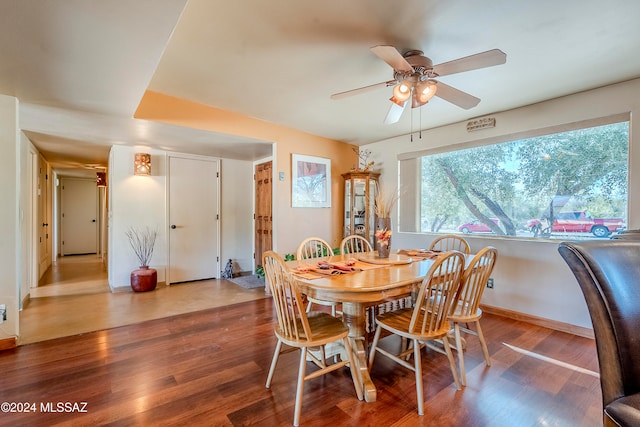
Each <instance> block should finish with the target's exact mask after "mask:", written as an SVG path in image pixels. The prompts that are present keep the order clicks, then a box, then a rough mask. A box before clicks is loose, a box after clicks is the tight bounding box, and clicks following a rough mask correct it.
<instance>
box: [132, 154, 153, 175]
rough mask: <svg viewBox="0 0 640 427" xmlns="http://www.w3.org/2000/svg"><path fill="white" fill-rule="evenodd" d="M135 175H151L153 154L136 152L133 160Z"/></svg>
mask: <svg viewBox="0 0 640 427" xmlns="http://www.w3.org/2000/svg"><path fill="white" fill-rule="evenodd" d="M133 174H134V175H151V154H148V153H136V156H135V159H134V161H133Z"/></svg>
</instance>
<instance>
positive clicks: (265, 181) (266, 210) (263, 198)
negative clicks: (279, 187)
mask: <svg viewBox="0 0 640 427" xmlns="http://www.w3.org/2000/svg"><path fill="white" fill-rule="evenodd" d="M272 169H273V167H272V162H270V161H269V162H266V163H260V164H258V165H256V166H255V171H254V177H255V212H256V214H255V218H256V219H255V225H254V227H255V238H254V240H255V255H254V256H255V264H256V266H257V265H262V254H263V253H264V252H266V251H268V250H271V249H272V248H273V213H272V210H273V209H272V192H273V183H272V179H273V170H272Z"/></svg>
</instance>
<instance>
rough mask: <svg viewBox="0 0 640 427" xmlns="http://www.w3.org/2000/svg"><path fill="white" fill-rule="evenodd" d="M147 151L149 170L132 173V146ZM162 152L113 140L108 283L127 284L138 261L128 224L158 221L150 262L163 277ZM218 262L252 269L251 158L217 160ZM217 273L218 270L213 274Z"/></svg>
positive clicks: (165, 206) (164, 184) (165, 217)
mask: <svg viewBox="0 0 640 427" xmlns="http://www.w3.org/2000/svg"><path fill="white" fill-rule="evenodd" d="M139 151H144V152H148V153H150V154H151V176H134V175H133V157H134V154H135V153H136V152H139ZM167 164H168V153H167V152H165V151H160V150H149V149H146V148H145V149H142V150H141V149H140V148H135V147H124V146H114V147H112V148H111V152H110V155H109V175H108V176H109V211H108V221H109V230H108V234H109V237H108V238H109V258H108V259H109V286H110V287H111V289H117V288H125V287H127V288H128V287H129V286H130V285H129V276H130V274H131V271H132V270H135V269H136V268H137V267H138V265H137V262H136V257H135V255H134V254H133V252H132V251H131V248H130V246H129V241H128V240H127V238H126V236H125V232H126V231H127V230H128V229H129V227H131V226H145V225H149V226H151V227H155V226H157V227H158V231H159V234H158V238H157V240H156V247H155V249H154V252H153V258H152V260H151V267H153V268H155V269H157V270H158V281H159V282H165V281H166V272H167V268H168V247H167V230H168V227H169V224H168V222H167V221H168V204H167V184H168V181H167ZM220 177H221V189H220V247H221V252H220V265H221V269H223V268H224V265H225V263H226V261H227V260H228V259H230V258H231V259H233V260H234V261H236V262H237V263H238V265H239V267H240V268H241V270H242V271H250V270H252V269H253V192H252V188H253V164H252V163H251V162H245V161H237V160H227V159H222V161H221V165H220ZM217 277H219V276H217Z"/></svg>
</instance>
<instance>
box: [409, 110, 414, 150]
mask: <svg viewBox="0 0 640 427" xmlns="http://www.w3.org/2000/svg"><path fill="white" fill-rule="evenodd" d="M409 113H411V142H413V108H412V109H411V110H409Z"/></svg>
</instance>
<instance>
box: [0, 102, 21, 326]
mask: <svg viewBox="0 0 640 427" xmlns="http://www.w3.org/2000/svg"><path fill="white" fill-rule="evenodd" d="M19 147H20V140H19V138H18V100H17V99H16V98H14V97H12V96H5V95H0V198H1V199H2V203H0V236H2V238H0V271H1V272H2V274H1V276H0V304H5V305H6V308H7V320H6V321H5V322H4V323H2V324H1V325H0V339H4V338H10V337H16V336H17V335H18V328H19V322H18V304H19V287H20V284H21V281H20V275H21V266H20V258H21V255H22V254H21V246H20V238H21V224H20V202H21V200H20V174H19V169H18V168H19V166H20V165H21V163H22V161H21V158H20V150H19Z"/></svg>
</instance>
